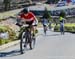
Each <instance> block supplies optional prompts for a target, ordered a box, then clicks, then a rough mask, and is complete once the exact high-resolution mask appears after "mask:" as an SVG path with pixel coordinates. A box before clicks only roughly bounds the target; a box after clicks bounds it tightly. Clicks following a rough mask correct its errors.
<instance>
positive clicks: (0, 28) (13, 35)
mask: <svg viewBox="0 0 75 59" xmlns="http://www.w3.org/2000/svg"><path fill="white" fill-rule="evenodd" d="M5 32H8V34H9V38H8V39H2V38H0V45H2V44H5V43H8V42H10V41H14V40H15V38H16V33H15V31H13V30H12V29H11V28H10V27H8V26H0V33H5Z"/></svg>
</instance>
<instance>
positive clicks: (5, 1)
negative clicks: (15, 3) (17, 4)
mask: <svg viewBox="0 0 75 59" xmlns="http://www.w3.org/2000/svg"><path fill="white" fill-rule="evenodd" d="M10 2H11V0H4V1H3V4H4V10H5V11H7V10H9V9H10Z"/></svg>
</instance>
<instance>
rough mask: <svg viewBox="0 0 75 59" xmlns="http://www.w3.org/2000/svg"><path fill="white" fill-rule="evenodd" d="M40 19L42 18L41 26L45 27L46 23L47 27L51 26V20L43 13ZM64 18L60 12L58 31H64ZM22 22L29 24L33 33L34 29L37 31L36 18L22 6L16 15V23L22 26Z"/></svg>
mask: <svg viewBox="0 0 75 59" xmlns="http://www.w3.org/2000/svg"><path fill="white" fill-rule="evenodd" d="M41 20H42V21H41V23H42V25H43V28H44V27H47V26H48V25H49V27H50V26H51V23H52V22H51V20H50V19H49V18H47V17H45V15H43V17H42V19H41ZM64 20H65V17H64V16H63V15H62V12H60V15H59V22H60V31H62V32H64ZM23 24H27V25H29V26H31V27H32V31H33V33H34V34H35V30H36V31H37V25H38V19H37V17H36V16H35V15H34V13H32V12H30V11H29V10H27V8H24V9H23V10H22V11H21V12H20V13H19V14H18V16H17V25H19V26H22V25H23ZM50 28H51V27H50ZM62 34H64V33H62Z"/></svg>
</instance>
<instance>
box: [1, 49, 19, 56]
mask: <svg viewBox="0 0 75 59" xmlns="http://www.w3.org/2000/svg"><path fill="white" fill-rule="evenodd" d="M18 55H20V50H14V51H10V52H0V57H11V56H18Z"/></svg>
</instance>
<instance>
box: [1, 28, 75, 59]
mask: <svg viewBox="0 0 75 59" xmlns="http://www.w3.org/2000/svg"><path fill="white" fill-rule="evenodd" d="M0 59H75V34H72V33H65V35H60V33H58V32H51V31H47V35H46V36H45V35H44V34H43V31H42V29H40V31H39V36H38V37H37V41H36V47H35V49H33V50H28V49H27V50H26V51H25V53H24V54H23V55H20V52H19V45H16V46H13V47H11V48H8V49H6V50H4V51H0Z"/></svg>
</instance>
